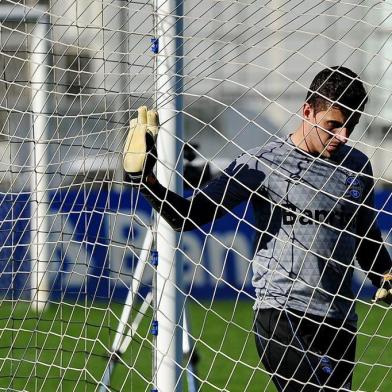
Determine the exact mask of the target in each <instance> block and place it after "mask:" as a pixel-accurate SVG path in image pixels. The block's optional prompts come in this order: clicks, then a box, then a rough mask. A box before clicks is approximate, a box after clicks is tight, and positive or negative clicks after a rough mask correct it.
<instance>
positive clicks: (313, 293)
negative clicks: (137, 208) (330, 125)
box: [143, 138, 391, 324]
mask: <svg viewBox="0 0 392 392" xmlns="http://www.w3.org/2000/svg"><path fill="white" fill-rule="evenodd" d="M373 186H374V184H373V178H372V170H371V166H370V163H369V160H368V158H367V157H366V156H365V155H364V154H362V153H361V152H359V151H358V150H356V149H354V148H352V147H349V146H341V147H340V148H339V149H338V151H337V152H336V153H335V154H334V155H333V156H332V157H331V158H329V159H326V158H322V157H319V156H317V157H316V156H312V155H310V154H308V153H305V152H304V151H302V150H300V149H298V148H296V147H295V146H294V145H293V144H292V142H291V140H290V139H289V138H287V139H286V140H281V141H273V142H270V143H268V144H266V145H265V146H263V147H260V148H255V149H253V150H251V151H249V152H247V153H245V154H243V155H241V156H240V157H239V158H237V159H236V160H235V161H234V162H232V164H231V165H230V166H229V167H228V168H227V169H226V170H225V171H224V173H223V174H222V175H221V176H219V177H218V178H216V179H214V180H213V181H211V182H210V183H209V184H208V185H207V186H206V187H205V188H204V189H202V190H200V192H198V193H197V194H195V195H194V196H193V197H192V198H191V199H188V200H186V199H183V198H180V197H179V196H178V195H175V194H173V193H172V192H167V190H166V189H164V188H163V187H161V186H160V185H157V186H155V187H154V188H153V189H150V190H149V191H147V190H144V191H143V193H144V194H145V195H146V196H147V198H148V199H149V200H150V201H151V203H152V205H153V206H154V208H156V209H157V210H158V211H159V212H161V214H162V215H163V216H164V218H165V219H166V220H168V222H169V223H171V225H172V226H173V227H174V228H175V229H176V230H188V229H192V228H193V227H195V226H198V225H201V224H203V223H206V222H209V221H211V220H212V219H214V218H216V217H217V216H221V215H223V214H225V213H227V212H228V211H231V210H232V209H233V207H235V206H236V205H238V204H239V203H241V202H243V201H250V202H251V203H252V205H253V211H254V218H255V227H256V231H257V238H256V250H255V255H254V258H253V279H252V282H253V286H254V287H255V290H256V303H255V308H259V309H263V308H278V309H292V310H297V311H300V312H305V313H308V314H310V315H312V314H313V315H318V316H323V317H329V318H335V319H341V320H347V321H348V322H350V323H353V324H354V323H355V321H356V314H355V310H354V305H353V303H354V302H353V292H352V288H351V286H352V276H353V271H354V268H355V266H354V261H355V259H356V260H357V261H358V263H359V265H360V266H361V268H362V269H363V270H365V271H370V273H369V278H370V279H371V280H372V282H373V283H374V284H375V285H378V282H379V281H380V275H379V274H382V273H384V272H385V271H387V270H389V269H390V268H391V260H390V257H389V255H388V252H387V250H386V248H385V246H384V244H383V241H382V237H381V233H380V231H379V229H378V228H377V224H376V216H377V212H376V211H375V209H374V208H373ZM174 206H175V208H173V207H174Z"/></svg>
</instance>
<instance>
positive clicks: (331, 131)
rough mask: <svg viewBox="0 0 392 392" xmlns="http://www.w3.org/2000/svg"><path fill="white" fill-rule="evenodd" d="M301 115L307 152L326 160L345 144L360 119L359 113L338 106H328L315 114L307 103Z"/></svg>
mask: <svg viewBox="0 0 392 392" xmlns="http://www.w3.org/2000/svg"><path fill="white" fill-rule="evenodd" d="M303 114H304V119H305V121H304V127H305V128H306V130H305V138H306V145H307V147H308V149H309V152H311V153H314V154H320V155H322V156H324V157H326V158H329V157H330V156H331V155H332V154H333V153H334V152H335V151H337V150H338V149H339V147H341V146H342V145H343V144H345V143H347V141H348V139H349V137H350V135H351V133H352V131H353V130H354V128H355V126H356V125H357V124H358V121H359V118H360V114H359V113H353V112H347V111H345V110H342V109H341V108H340V107H338V106H329V107H328V108H327V109H325V110H321V111H318V112H315V110H314V108H313V107H312V106H310V105H309V104H307V103H306V104H305V105H304V113H303Z"/></svg>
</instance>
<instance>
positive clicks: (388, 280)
mask: <svg viewBox="0 0 392 392" xmlns="http://www.w3.org/2000/svg"><path fill="white" fill-rule="evenodd" d="M380 283H381V284H380V288H379V289H378V290H377V291H376V294H375V295H374V299H373V302H378V301H384V302H385V303H387V304H388V305H391V304H392V273H386V274H384V276H383V277H382V278H381V282H380Z"/></svg>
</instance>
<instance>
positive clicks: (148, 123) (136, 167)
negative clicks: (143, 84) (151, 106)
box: [123, 106, 159, 184]
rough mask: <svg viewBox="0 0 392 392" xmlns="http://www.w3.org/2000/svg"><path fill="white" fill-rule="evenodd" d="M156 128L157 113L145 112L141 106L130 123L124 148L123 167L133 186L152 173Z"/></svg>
mask: <svg viewBox="0 0 392 392" xmlns="http://www.w3.org/2000/svg"><path fill="white" fill-rule="evenodd" d="M158 128H159V119H158V113H157V112H156V111H154V110H147V107H146V106H141V107H140V108H139V109H138V115H137V118H134V119H132V120H131V122H130V125H129V133H128V137H127V140H126V141H125V146H124V153H123V167H124V170H125V172H126V173H127V176H128V179H129V180H130V181H131V183H133V184H140V183H141V182H142V181H143V180H145V179H146V177H147V176H148V175H149V174H151V173H152V170H153V168H154V166H155V163H156V160H157V152H156V146H155V142H156V138H157V135H158Z"/></svg>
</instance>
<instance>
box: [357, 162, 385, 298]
mask: <svg viewBox="0 0 392 392" xmlns="http://www.w3.org/2000/svg"><path fill="white" fill-rule="evenodd" d="M366 172H367V174H368V177H367V187H366V189H367V192H366V193H365V194H366V195H367V196H366V197H365V200H364V202H363V205H361V207H360V208H359V211H358V221H357V234H358V235H359V236H360V239H359V245H358V250H357V260H358V262H359V264H360V266H361V267H362V268H363V269H364V270H366V271H369V275H368V277H369V279H370V280H371V282H372V283H373V285H374V286H375V287H376V288H377V291H376V294H375V296H374V300H375V301H378V300H383V301H385V302H387V303H391V302H392V275H391V271H392V260H391V257H390V255H389V252H388V250H387V248H386V246H385V244H384V241H383V238H382V235H381V231H380V229H379V228H378V226H377V222H376V214H375V212H374V208H373V206H374V192H373V187H374V184H373V181H372V180H371V178H372V176H373V173H372V169H371V166H370V164H369V165H368V166H367V168H366Z"/></svg>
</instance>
